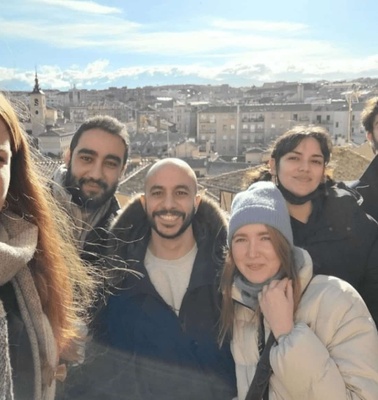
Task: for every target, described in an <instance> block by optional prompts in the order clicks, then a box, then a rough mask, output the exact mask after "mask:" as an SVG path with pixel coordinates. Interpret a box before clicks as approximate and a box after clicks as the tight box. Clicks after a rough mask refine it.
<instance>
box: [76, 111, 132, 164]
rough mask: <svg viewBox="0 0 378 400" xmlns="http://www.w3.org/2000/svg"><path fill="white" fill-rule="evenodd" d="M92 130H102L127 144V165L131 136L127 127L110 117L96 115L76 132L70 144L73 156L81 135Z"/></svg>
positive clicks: (124, 157)
mask: <svg viewBox="0 0 378 400" xmlns="http://www.w3.org/2000/svg"><path fill="white" fill-rule="evenodd" d="M90 129H102V130H103V131H105V132H107V133H110V134H112V135H116V136H119V137H120V138H121V139H122V140H123V143H124V144H125V147H126V148H125V154H124V156H123V165H125V164H126V161H127V157H128V155H129V135H128V133H127V130H126V125H125V124H123V123H122V122H120V121H118V119H116V118H113V117H110V116H109V115H96V116H95V117H93V118H90V119H87V120H86V121H85V122H84V123H83V124H82V125H81V126H80V127H79V129H78V130H77V131H76V132H75V134H74V135H73V137H72V140H71V143H70V153H71V155H72V153H73V151H74V150H75V148H76V146H77V144H78V143H79V140H80V138H81V135H82V134H83V133H84V132H86V131H88V130H90Z"/></svg>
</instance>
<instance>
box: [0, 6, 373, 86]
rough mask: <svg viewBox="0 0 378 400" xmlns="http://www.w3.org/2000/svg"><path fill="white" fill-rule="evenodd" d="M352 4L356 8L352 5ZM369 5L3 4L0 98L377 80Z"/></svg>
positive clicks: (1, 16) (0, 41)
mask: <svg viewBox="0 0 378 400" xmlns="http://www.w3.org/2000/svg"><path fill="white" fill-rule="evenodd" d="M358 3H359V4H358ZM377 15H378V2H377V1H376V0H364V1H363V2H357V1H355V0H353V1H352V0H343V1H342V0H317V1H304V0H302V1H300V0H286V1H284V0H276V1H269V0H266V1H264V0H261V1H257V0H256V1H254V0H228V1H225V0H203V1H198V0H187V1H181V0H139V1H138V0H133V1H130V0H107V1H105V0H96V1H84V0H9V1H7V2H3V4H2V5H1V8H0V90H30V89H31V88H32V86H33V83H34V72H35V68H37V70H38V76H39V79H40V84H41V87H42V88H44V89H50V88H55V89H60V90H67V89H69V88H70V87H72V86H73V85H74V84H75V85H76V86H77V87H78V88H87V89H92V88H94V89H102V88H107V87H109V86H118V87H121V86H128V87H130V88H133V87H138V86H146V85H154V86H155V85H164V84H182V83H190V84H222V83H227V84H230V85H231V86H251V85H257V86H258V85H261V84H262V83H263V82H272V81H277V80H286V81H293V80H295V81H301V82H311V81H316V80H320V79H327V80H340V79H348V80H349V79H354V78H358V77H372V78H377V77H378V45H377V43H376V42H377V40H376V27H377Z"/></svg>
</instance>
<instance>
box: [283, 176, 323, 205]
mask: <svg viewBox="0 0 378 400" xmlns="http://www.w3.org/2000/svg"><path fill="white" fill-rule="evenodd" d="M277 187H278V189H280V192H281V193H282V195H283V197H284V198H285V200H286V201H287V202H288V203H290V204H294V205H296V206H299V205H302V204H305V203H307V202H308V201H312V200H314V199H316V198H317V197H320V196H323V195H325V194H326V185H325V184H324V183H321V184H320V185H319V186H318V187H317V188H316V189H315V190H314V191H313V192H311V193H309V194H306V196H296V195H295V194H294V193H292V192H289V191H288V190H287V189H286V188H285V187H284V186H283V185H282V184H281V182H280V181H278V185H277Z"/></svg>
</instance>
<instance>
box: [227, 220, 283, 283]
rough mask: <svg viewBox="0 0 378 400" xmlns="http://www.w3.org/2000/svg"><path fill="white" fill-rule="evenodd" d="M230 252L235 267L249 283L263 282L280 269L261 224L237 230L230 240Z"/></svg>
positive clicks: (249, 225) (270, 242)
mask: <svg viewBox="0 0 378 400" xmlns="http://www.w3.org/2000/svg"><path fill="white" fill-rule="evenodd" d="M231 251H232V256H233V259H234V261H235V264H236V267H237V268H238V270H239V271H240V273H241V274H242V275H243V276H244V277H245V278H246V279H247V280H248V281H249V282H251V283H262V282H265V281H266V280H267V279H269V278H271V277H273V276H274V275H276V273H277V272H278V270H279V269H280V266H281V260H280V259H279V257H278V255H277V253H276V250H275V249H274V247H273V244H272V241H271V238H270V235H269V232H268V230H267V228H266V226H265V225H263V224H248V225H244V226H242V227H241V228H239V229H238V230H237V231H236V232H235V234H234V236H233V238H232V242H231Z"/></svg>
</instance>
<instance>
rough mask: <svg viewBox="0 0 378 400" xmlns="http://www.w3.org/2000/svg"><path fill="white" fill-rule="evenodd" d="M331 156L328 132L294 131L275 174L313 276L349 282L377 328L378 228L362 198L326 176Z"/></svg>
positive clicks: (274, 159) (277, 153)
mask: <svg viewBox="0 0 378 400" xmlns="http://www.w3.org/2000/svg"><path fill="white" fill-rule="evenodd" d="M331 152H332V145H331V142H330V138H329V135H328V132H327V131H326V130H325V129H324V128H322V127H318V126H308V127H302V126H299V127H295V128H293V129H291V130H289V131H288V132H286V133H285V134H284V135H283V136H281V137H279V138H278V139H277V141H276V143H275V145H274V148H273V151H272V153H271V159H270V172H267V173H262V175H261V177H260V178H259V179H260V180H261V179H265V180H270V179H273V180H274V181H275V182H276V184H277V185H278V188H279V189H280V191H281V192H282V194H283V196H284V198H285V199H286V201H287V204H288V208H289V213H290V216H291V225H292V229H293V234H294V244H295V245H296V246H298V247H302V248H304V249H306V250H307V251H308V252H309V253H310V255H311V257H312V259H313V263H314V273H315V274H323V275H333V276H336V277H338V278H341V279H343V280H345V281H347V282H349V283H350V284H351V285H352V286H354V288H355V289H357V291H358V292H359V293H360V294H361V296H362V298H363V299H364V301H365V302H366V304H367V306H368V308H369V310H370V313H371V314H372V316H373V319H374V321H375V323H376V324H377V323H378V297H377V293H378V224H377V222H376V221H375V220H374V219H373V218H372V217H370V216H369V215H367V214H366V213H365V212H364V210H363V209H362V208H361V207H360V206H359V204H358V198H359V197H360V196H359V195H358V193H357V192H355V191H353V190H352V189H350V188H348V187H347V186H346V185H345V184H343V183H341V182H340V183H338V184H336V183H335V182H334V181H332V180H331V179H329V178H327V177H326V175H325V169H326V165H327V164H328V162H329V160H330V157H331Z"/></svg>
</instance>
